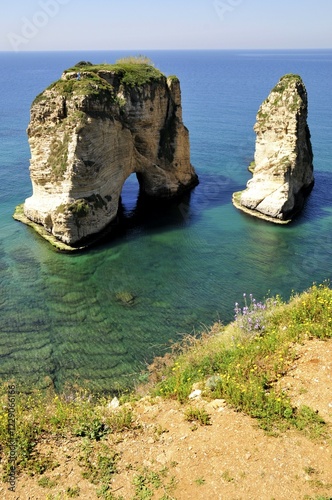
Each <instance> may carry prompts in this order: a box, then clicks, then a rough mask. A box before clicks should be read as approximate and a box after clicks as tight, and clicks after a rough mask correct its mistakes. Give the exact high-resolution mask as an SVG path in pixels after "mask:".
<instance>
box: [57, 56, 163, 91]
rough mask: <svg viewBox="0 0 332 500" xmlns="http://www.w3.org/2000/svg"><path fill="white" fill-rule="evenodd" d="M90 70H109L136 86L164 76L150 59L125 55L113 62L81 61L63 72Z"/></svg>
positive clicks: (123, 80)
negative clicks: (92, 62)
mask: <svg viewBox="0 0 332 500" xmlns="http://www.w3.org/2000/svg"><path fill="white" fill-rule="evenodd" d="M73 71H74V72H90V73H98V72H99V71H111V72H112V73H114V74H116V75H117V76H119V78H120V81H121V83H122V84H124V85H128V86H129V87H137V86H141V85H144V84H146V83H151V82H153V81H159V80H160V79H161V78H163V77H164V75H163V73H162V72H161V71H159V69H157V68H155V67H154V65H153V63H152V61H150V59H148V58H147V57H144V56H137V57H126V58H123V59H119V60H118V61H116V63H115V64H106V63H105V64H97V65H96V64H91V63H90V62H85V61H81V62H79V63H78V64H76V65H75V66H73V67H72V68H69V69H67V70H66V71H65V73H70V72H73Z"/></svg>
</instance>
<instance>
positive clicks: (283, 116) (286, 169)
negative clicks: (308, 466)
mask: <svg viewBox="0 0 332 500" xmlns="http://www.w3.org/2000/svg"><path fill="white" fill-rule="evenodd" d="M307 115H308V100H307V92H306V89H305V86H304V84H303V81H302V79H301V77H300V76H298V75H293V74H288V75H285V76H283V77H282V78H281V79H280V81H279V82H278V83H277V85H276V86H275V87H274V88H273V90H272V91H271V93H270V95H269V96H268V98H267V99H266V100H265V101H264V102H263V103H262V105H261V107H260V108H259V111H258V113H257V117H256V124H255V126H254V130H255V132H256V150H255V161H254V163H253V164H252V165H251V166H250V167H249V170H250V171H251V172H252V173H253V177H252V179H250V180H249V181H248V183H247V188H246V189H245V190H244V191H240V192H238V193H234V194H233V204H234V205H235V206H236V207H237V208H239V209H240V210H243V211H244V212H247V213H249V214H250V215H253V216H255V217H259V218H262V219H265V220H268V221H271V222H275V223H279V224H282V223H287V222H289V221H290V220H291V219H292V217H293V216H294V215H295V214H296V213H297V212H299V211H300V210H301V209H302V207H303V204H304V200H305V197H306V196H307V195H308V194H309V193H310V191H311V189H312V187H313V185H314V177H313V164H312V160H313V154H312V148H311V141H310V131H309V127H308V124H307Z"/></svg>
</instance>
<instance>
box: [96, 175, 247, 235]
mask: <svg viewBox="0 0 332 500" xmlns="http://www.w3.org/2000/svg"><path fill="white" fill-rule="evenodd" d="M199 177H200V183H199V184H198V185H197V186H196V187H195V188H194V189H192V190H191V191H188V192H186V193H184V194H182V195H181V196H178V197H175V198H174V197H173V198H171V199H156V198H154V197H151V196H148V195H146V194H145V193H144V192H142V191H141V190H139V192H138V196H137V201H136V204H135V206H134V208H131V209H129V210H128V209H127V208H126V200H123V199H120V203H119V210H118V217H117V220H116V222H113V223H112V224H110V226H109V227H108V228H106V230H105V232H104V234H103V235H102V237H101V238H100V240H99V241H98V245H103V244H104V245H105V244H110V243H112V244H115V243H116V242H119V241H120V240H121V239H123V238H128V237H129V238H135V237H138V236H140V235H142V234H153V233H162V232H164V231H169V230H172V229H178V228H183V227H188V226H190V225H192V224H195V223H197V222H198V221H199V220H200V219H201V217H202V214H203V212H204V210H209V209H213V208H216V207H220V206H222V205H228V204H229V203H230V202H231V198H232V192H233V191H234V189H238V188H240V186H239V184H238V183H236V182H235V181H234V180H233V179H231V178H229V177H227V176H224V175H221V174H219V175H215V174H209V173H200V176H199Z"/></svg>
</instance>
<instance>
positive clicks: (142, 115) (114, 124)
mask: <svg viewBox="0 0 332 500" xmlns="http://www.w3.org/2000/svg"><path fill="white" fill-rule="evenodd" d="M28 136H29V143H30V149H31V166H30V175H31V181H32V186H33V194H32V196H31V197H30V198H28V199H27V200H26V201H25V204H24V213H25V216H26V217H27V218H28V219H30V220H32V221H34V222H36V223H38V224H41V225H43V226H44V227H45V229H46V230H47V231H48V232H50V233H52V235H53V236H54V237H55V238H57V239H58V240H61V241H62V242H64V243H66V244H68V245H73V246H75V245H79V244H80V243H81V242H82V241H85V240H87V239H89V238H90V237H91V236H92V235H95V234H96V233H99V232H100V231H102V230H103V229H104V228H105V227H106V226H108V224H109V223H110V222H111V221H112V220H114V219H115V217H116V215H117V211H118V204H119V198H120V195H121V191H122V187H123V185H124V183H125V181H126V179H127V178H128V177H129V176H130V175H131V174H133V173H135V174H136V175H137V178H138V181H139V184H140V188H141V189H142V190H143V191H144V192H145V193H146V194H147V195H150V196H154V197H158V198H168V197H172V196H176V195H179V194H181V193H182V192H184V191H186V190H188V189H190V188H192V187H193V186H195V185H196V184H197V182H198V179H197V175H196V173H195V170H194V168H193V167H192V165H191V163H190V146H189V133H188V130H187V129H186V127H185V126H184V124H183V122H182V107H181V92H180V83H179V80H178V79H177V78H176V77H169V78H166V77H165V76H164V75H163V74H162V73H160V71H159V70H157V69H155V68H154V67H153V66H151V65H150V64H147V63H145V62H144V63H141V62H139V63H137V62H130V63H122V64H115V65H112V66H109V65H102V66H92V65H90V64H88V65H87V64H85V65H80V66H79V67H74V68H72V69H71V70H68V71H66V72H64V74H63V75H62V77H61V79H60V80H58V81H57V82H55V83H54V84H52V85H51V86H50V87H49V88H48V89H46V90H45V91H44V92H43V93H42V94H40V95H39V96H37V98H36V99H35V101H34V103H33V105H32V108H31V120H30V124H29V127H28Z"/></svg>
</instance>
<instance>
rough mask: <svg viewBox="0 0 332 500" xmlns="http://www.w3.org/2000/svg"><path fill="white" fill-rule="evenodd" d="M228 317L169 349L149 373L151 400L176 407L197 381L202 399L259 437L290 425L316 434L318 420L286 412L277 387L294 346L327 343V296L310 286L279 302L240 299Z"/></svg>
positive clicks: (330, 293) (330, 332)
mask: <svg viewBox="0 0 332 500" xmlns="http://www.w3.org/2000/svg"><path fill="white" fill-rule="evenodd" d="M235 314H236V320H235V322H234V323H232V324H230V325H228V326H227V327H223V326H222V325H221V324H219V325H218V324H217V325H215V326H214V328H213V329H212V330H211V331H209V332H208V333H206V334H205V335H203V337H201V338H193V337H188V338H187V342H185V343H183V344H181V345H178V346H175V349H174V351H175V353H176V354H174V355H173V356H171V357H170V359H168V361H167V362H162V361H161V362H160V366H159V369H158V368H157V369H156V370H155V372H154V377H155V380H156V382H157V383H156V385H155V387H154V389H153V393H154V395H161V396H164V397H167V398H175V399H178V400H179V401H180V402H183V403H184V402H185V401H187V400H188V396H189V395H190V393H191V391H192V390H193V384H194V383H198V384H199V383H200V384H201V387H202V389H203V394H204V393H205V394H206V396H207V397H211V398H217V399H218V398H222V399H225V400H226V402H227V403H228V404H229V405H231V406H232V407H233V408H235V409H236V410H238V411H242V412H244V413H246V414H248V415H250V416H251V417H254V418H256V419H257V421H258V423H259V425H260V426H261V427H262V428H263V429H265V430H267V431H271V432H273V431H274V430H277V429H286V428H292V427H295V428H297V429H300V430H303V431H306V432H307V433H308V434H311V435H319V434H321V433H324V422H323V420H322V419H321V418H320V416H319V415H317V413H315V411H314V410H312V409H310V408H307V407H302V408H295V407H293V406H292V403H291V401H290V399H289V397H288V395H287V393H286V392H284V391H283V390H282V388H281V387H280V385H279V383H278V381H279V380H280V379H281V377H282V376H283V375H284V374H286V373H287V371H288V369H289V368H290V366H291V365H292V364H293V362H294V359H295V357H296V351H295V349H294V346H295V345H296V344H298V343H301V342H303V341H304V340H306V339H310V338H318V339H321V340H322V341H324V340H326V339H328V338H331V337H332V290H331V289H330V288H329V287H328V286H327V285H326V284H324V285H320V286H317V285H314V286H313V287H312V288H310V289H309V290H308V291H307V292H305V293H303V294H302V295H299V296H294V297H293V298H292V299H291V301H290V302H289V303H287V304H286V303H284V302H282V301H281V299H280V297H276V298H274V299H267V300H266V301H265V302H264V303H257V302H256V301H255V299H254V298H253V297H252V296H251V297H250V299H249V298H247V297H244V298H243V305H242V306H240V305H239V304H237V305H236V306H235ZM159 361H160V360H159Z"/></svg>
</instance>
